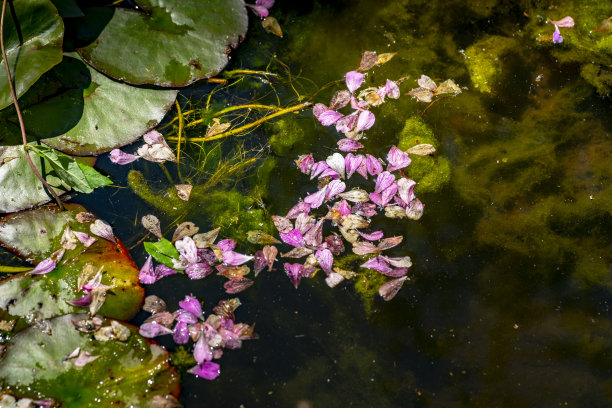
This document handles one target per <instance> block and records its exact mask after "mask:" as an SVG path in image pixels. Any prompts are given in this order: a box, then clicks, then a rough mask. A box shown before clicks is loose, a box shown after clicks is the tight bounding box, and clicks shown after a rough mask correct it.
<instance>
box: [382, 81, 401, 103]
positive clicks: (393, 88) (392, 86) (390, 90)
mask: <svg viewBox="0 0 612 408" xmlns="http://www.w3.org/2000/svg"><path fill="white" fill-rule="evenodd" d="M385 95H386V96H388V97H389V98H393V99H397V98H399V97H400V90H399V86H397V83H395V82H393V81H391V80H390V79H387V83H386V84H385Z"/></svg>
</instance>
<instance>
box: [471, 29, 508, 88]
mask: <svg viewBox="0 0 612 408" xmlns="http://www.w3.org/2000/svg"><path fill="white" fill-rule="evenodd" d="M518 45H519V43H518V41H516V40H515V39H513V38H509V37H502V36H499V35H489V36H486V37H484V38H483V39H481V40H480V41H478V42H476V43H474V44H472V45H471V46H469V47H468V48H467V50H466V51H465V56H466V65H467V67H468V70H469V72H470V78H471V80H472V83H473V84H474V88H476V89H477V90H479V91H480V92H483V93H491V92H493V89H494V88H495V87H496V86H497V85H498V84H499V83H500V82H501V81H502V79H503V68H504V59H505V57H507V56H508V55H509V54H511V53H513V52H514V50H516V49H518Z"/></svg>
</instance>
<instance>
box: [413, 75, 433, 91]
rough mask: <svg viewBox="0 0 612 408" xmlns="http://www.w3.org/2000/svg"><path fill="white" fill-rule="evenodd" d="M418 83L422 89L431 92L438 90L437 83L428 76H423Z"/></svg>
mask: <svg viewBox="0 0 612 408" xmlns="http://www.w3.org/2000/svg"><path fill="white" fill-rule="evenodd" d="M417 83H418V84H419V86H420V87H421V88H425V89H429V90H430V91H435V90H436V89H437V88H438V87H437V86H436V83H435V82H434V81H433V80H432V79H431V78H430V77H428V76H427V75H421V77H420V78H419V80H418V81H417Z"/></svg>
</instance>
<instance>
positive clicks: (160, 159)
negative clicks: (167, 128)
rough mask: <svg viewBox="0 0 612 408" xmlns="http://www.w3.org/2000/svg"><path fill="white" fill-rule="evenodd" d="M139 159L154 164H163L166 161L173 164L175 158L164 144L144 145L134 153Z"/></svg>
mask: <svg viewBox="0 0 612 408" xmlns="http://www.w3.org/2000/svg"><path fill="white" fill-rule="evenodd" d="M136 153H138V155H139V156H140V157H142V158H143V159H145V160H148V161H150V162H154V163H164V162H166V161H170V162H175V161H176V156H175V155H174V152H173V151H172V149H171V148H170V147H169V146H168V145H167V144H165V142H164V144H158V143H156V144H151V145H150V144H146V145H143V146H140V147H139V148H138V150H137V151H136Z"/></svg>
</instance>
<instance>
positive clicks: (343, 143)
mask: <svg viewBox="0 0 612 408" xmlns="http://www.w3.org/2000/svg"><path fill="white" fill-rule="evenodd" d="M338 149H340V150H341V151H343V152H350V151H354V150H358V149H363V145H362V144H361V143H359V142H358V141H356V140H354V139H349V138H345V139H340V140H339V141H338Z"/></svg>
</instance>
